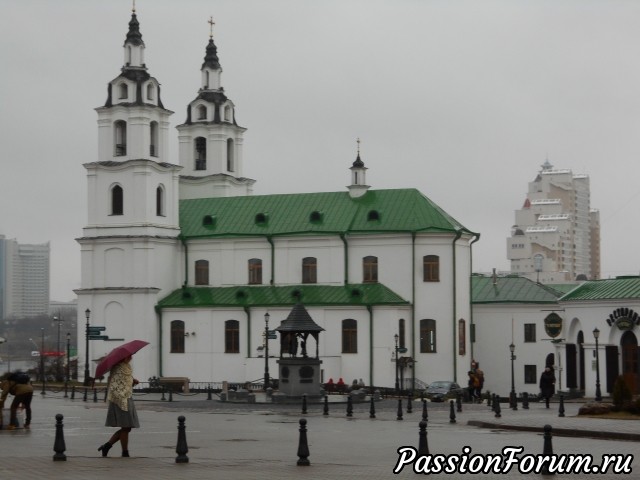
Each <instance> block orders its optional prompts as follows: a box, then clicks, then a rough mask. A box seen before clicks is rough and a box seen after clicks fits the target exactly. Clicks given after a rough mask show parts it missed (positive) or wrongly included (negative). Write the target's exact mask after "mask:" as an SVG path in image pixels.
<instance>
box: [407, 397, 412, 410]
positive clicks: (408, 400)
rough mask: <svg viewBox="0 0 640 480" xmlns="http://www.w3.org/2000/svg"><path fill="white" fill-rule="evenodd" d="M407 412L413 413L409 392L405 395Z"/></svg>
mask: <svg viewBox="0 0 640 480" xmlns="http://www.w3.org/2000/svg"><path fill="white" fill-rule="evenodd" d="M407 413H413V394H412V393H411V392H409V395H407Z"/></svg>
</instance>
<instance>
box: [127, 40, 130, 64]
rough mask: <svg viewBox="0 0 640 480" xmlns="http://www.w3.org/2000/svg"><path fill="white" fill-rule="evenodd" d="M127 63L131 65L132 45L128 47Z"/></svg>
mask: <svg viewBox="0 0 640 480" xmlns="http://www.w3.org/2000/svg"><path fill="white" fill-rule="evenodd" d="M127 65H131V45H129V46H128V47H127Z"/></svg>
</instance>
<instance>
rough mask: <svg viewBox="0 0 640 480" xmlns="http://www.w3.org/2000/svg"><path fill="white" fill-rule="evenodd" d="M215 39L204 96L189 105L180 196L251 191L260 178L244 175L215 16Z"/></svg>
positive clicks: (205, 69)
mask: <svg viewBox="0 0 640 480" xmlns="http://www.w3.org/2000/svg"><path fill="white" fill-rule="evenodd" d="M209 25H210V32H209V43H208V44H207V47H206V53H205V57H204V62H203V64H202V67H201V68H200V72H201V86H200V90H199V91H198V96H197V97H196V98H195V100H193V101H191V102H190V103H189V105H187V119H186V121H185V123H183V124H182V125H179V126H178V127H177V129H178V132H179V135H178V138H179V144H180V147H179V152H180V153H179V156H180V165H181V166H182V167H183V171H182V174H181V177H180V198H208V197H230V196H240V195H251V193H252V191H253V184H254V183H255V180H252V179H250V178H245V177H243V157H242V148H243V135H244V132H245V131H246V128H244V127H241V126H240V125H238V123H237V121H236V108H235V104H234V103H233V102H232V101H231V99H230V98H229V97H227V95H226V93H225V90H224V87H223V86H222V67H221V66H220V60H219V58H218V48H217V47H216V45H215V43H214V41H213V25H214V22H213V18H211V19H209Z"/></svg>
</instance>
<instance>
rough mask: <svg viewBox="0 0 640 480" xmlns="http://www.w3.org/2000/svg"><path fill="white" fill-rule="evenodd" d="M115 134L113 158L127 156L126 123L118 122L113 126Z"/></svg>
mask: <svg viewBox="0 0 640 480" xmlns="http://www.w3.org/2000/svg"><path fill="white" fill-rule="evenodd" d="M113 127H114V133H115V147H116V148H115V156H116V157H123V156H125V155H126V154H127V122H125V121H124V120H118V121H117V122H115V123H114V124H113Z"/></svg>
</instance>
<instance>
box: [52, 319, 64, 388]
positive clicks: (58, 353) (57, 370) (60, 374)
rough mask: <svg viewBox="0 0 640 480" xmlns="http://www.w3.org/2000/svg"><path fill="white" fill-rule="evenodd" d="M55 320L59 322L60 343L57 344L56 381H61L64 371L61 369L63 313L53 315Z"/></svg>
mask: <svg viewBox="0 0 640 480" xmlns="http://www.w3.org/2000/svg"><path fill="white" fill-rule="evenodd" d="M53 321H54V322H56V323H57V324H58V343H57V344H56V345H57V346H56V354H57V355H58V356H57V357H56V381H58V382H59V381H60V380H61V379H62V372H61V369H60V324H61V323H62V315H60V316H59V317H53Z"/></svg>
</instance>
